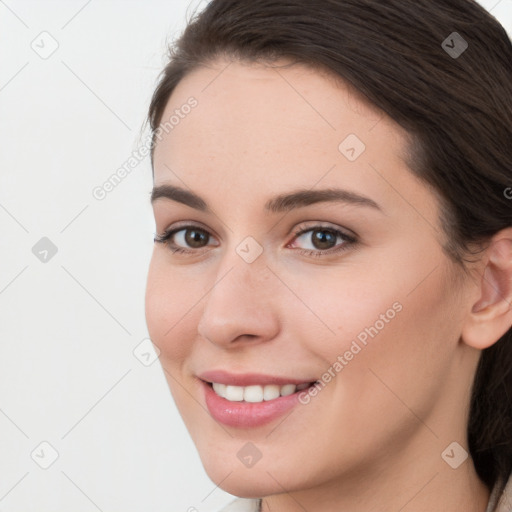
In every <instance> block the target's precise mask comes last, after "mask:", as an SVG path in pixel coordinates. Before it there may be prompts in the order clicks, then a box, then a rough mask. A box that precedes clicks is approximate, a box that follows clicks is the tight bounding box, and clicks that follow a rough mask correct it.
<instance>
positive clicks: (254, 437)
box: [146, 59, 512, 512]
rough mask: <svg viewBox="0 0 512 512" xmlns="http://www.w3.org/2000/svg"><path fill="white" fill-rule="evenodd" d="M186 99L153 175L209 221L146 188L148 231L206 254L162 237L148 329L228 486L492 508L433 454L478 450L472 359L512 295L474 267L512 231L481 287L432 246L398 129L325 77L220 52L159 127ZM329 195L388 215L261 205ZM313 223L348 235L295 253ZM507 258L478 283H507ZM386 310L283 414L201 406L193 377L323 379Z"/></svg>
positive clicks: (269, 502) (291, 498) (341, 501)
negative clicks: (230, 419) (273, 416)
mask: <svg viewBox="0 0 512 512" xmlns="http://www.w3.org/2000/svg"><path fill="white" fill-rule="evenodd" d="M278 64H279V63H278ZM280 64H283V65H284V64H286V62H285V61H282V62H280ZM226 66H227V67H226ZM190 96H194V97H195V98H196V99H197V101H198V105H197V107H196V108H195V109H193V110H192V112H191V113H190V114H189V115H187V116H185V118H184V119H182V120H180V123H179V124H178V125H176V126H175V127H174V129H173V130H172V131H170V132H169V133H168V134H167V135H165V136H164V137H163V138H162V139H161V141H159V142H158V144H157V145H156V147H155V153H154V184H155V186H157V185H162V184H173V185H178V186H182V187H184V188H187V189H190V190H192V191H194V192H195V193H196V194H198V195H200V196H201V197H202V198H203V199H204V201H206V202H207V203H208V205H209V206H210V208H211V209H212V210H213V212H214V214H211V213H204V212H200V211H199V210H196V209H194V208H191V207H190V206H186V205H184V204H181V203H179V202H177V201H172V200H168V199H157V200H156V201H154V204H153V209H154V216H155V224H156V232H157V233H158V234H161V233H163V232H164V231H165V230H166V229H168V228H170V227H173V226H176V225H177V223H178V222H180V223H181V224H187V223H188V222H190V223H191V224H195V225H199V228H202V229H204V230H206V231H207V233H209V234H210V235H211V236H210V238H209V239H207V240H206V241H205V242H204V244H203V247H199V248H195V247H190V245H186V244H185V245H184V243H185V242H184V237H183V236H176V237H175V239H174V240H175V242H176V243H177V244H178V245H180V246H181V247H184V248H188V249H189V250H190V251H192V252H191V253H189V254H180V253H172V251H171V250H170V248H169V247H168V246H167V245H165V244H161V243H156V244H155V247H154V252H153V256H152V260H151V264H150V269H149V274H148V280H147V292H146V320H147V325H148V329H149V333H150V336H151V339H152V340H153V342H154V343H155V345H157V346H158V348H159V349H160V351H161V354H160V361H161V364H162V366H163V368H164V370H165V375H166V378H167V381H168V383H169V386H170V389H171V392H172V395H173V397H174V399H175V402H176V404H177V407H178V409H179V411H180V413H181V415H182V417H183V420H184V422H185V424H186V426H187V428H188V430H189V432H190V434H191V436H192V439H193V440H194V442H195V444H196V446H197V449H198V451H199V454H200V457H201V460H202V462H203V464H204V467H205V469H206V471H207V473H208V475H209V476H210V478H211V479H212V480H213V481H214V482H215V483H217V484H219V485H220V487H221V488H222V489H224V490H225V491H227V492H229V493H232V494H234V495H236V496H243V497H264V499H263V510H279V511H280V512H288V511H296V510H309V511H313V510H316V511H325V512H328V511H337V512H341V511H351V512H363V511H364V512H377V511H378V512H392V511H393V512H396V511H398V510H400V511H401V512H413V511H414V512H427V511H428V512H431V511H432V510H437V511H441V512H443V511H446V512H451V511H453V512H456V511H460V510H465V511H468V512H484V511H485V508H486V506H487V502H488V499H489V489H488V488H487V487H486V486H485V485H484V484H483V483H482V482H481V481H480V480H479V478H478V477H477V475H476V472H475V469H474V465H473V462H472V460H471V457H468V458H467V459H466V460H465V461H464V462H462V463H461V464H460V465H459V466H458V467H457V468H456V469H453V468H452V467H450V466H449V465H448V464H447V463H446V462H445V460H444V459H443V458H442V456H441V454H442V453H443V451H444V450H445V449H446V448H447V447H448V446H449V445H450V444H451V443H452V442H454V441H455V442H457V443H458V444H459V445H461V447H463V448H465V449H466V450H467V451H469V449H468V446H467V439H466V425H467V404H469V397H470V395H469V390H470V386H471V383H472V381H473V377H474V373H475V369H476V365H477V362H478V358H479V356H480V353H481V349H482V348H485V346H488V345H491V344H492V343H493V342H495V341H496V340H497V339H498V338H499V336H501V334H499V333H500V332H501V331H503V332H505V331H506V329H507V328H508V327H507V325H508V326H510V322H512V319H511V318H510V313H509V312H508V310H509V309H510V308H507V307H506V306H503V305H502V307H501V310H500V311H501V313H500V314H501V316H499V315H498V313H495V314H494V316H493V314H492V312H491V313H489V311H488V310H489V309H490V307H491V306H490V305H492V304H494V303H496V302H498V301H499V298H497V296H495V294H493V292H492V291H486V292H485V294H484V292H483V291H482V288H481V284H480V283H481V281H482V279H481V275H482V274H483V271H484V267H485V268H488V267H492V268H491V271H488V270H486V272H492V271H493V270H496V269H498V268H500V269H501V268H502V267H503V266H506V264H505V263H503V262H505V261H506V262H509V260H508V258H509V254H510V253H512V249H511V247H512V242H511V243H510V244H509V241H510V240H509V238H510V236H509V237H508V238H507V239H506V240H505V237H503V236H502V243H501V245H499V250H500V251H501V252H500V253H499V254H501V257H502V259H501V260H499V258H498V257H496V258H495V264H494V266H492V265H491V264H490V262H491V260H492V257H493V254H494V253H486V255H487V256H486V257H482V259H481V260H480V261H479V264H478V265H476V266H475V269H474V271H475V272H477V273H476V274H473V277H472V278H471V276H467V277H466V276H465V274H462V272H461V270H460V268H459V267H457V266H456V264H455V263H454V262H453V261H452V260H451V259H450V258H449V256H448V255H447V254H446V252H445V251H444V250H443V247H442V245H443V243H444V241H445V235H444V233H443V231H442V229H441V227H440V223H439V219H438V214H439V204H438V201H437V199H436V195H435V194H434V193H433V191H432V190H431V189H430V188H429V187H428V186H427V185H425V184H424V183H423V182H421V181H419V180H418V179H417V178H416V177H415V176H413V174H412V173H411V171H410V170H409V169H408V167H407V165H406V163H405V150H406V136H407V134H406V133H405V132H404V131H403V130H402V129H401V128H400V127H399V126H398V125H397V124H395V123H394V122H393V121H392V120H391V119H390V118H389V117H387V116H385V115H383V113H382V112H380V111H378V110H377V109H375V108H374V107H372V106H370V105H368V104H367V103H366V102H364V101H363V100H362V98H360V97H359V96H358V95H357V93H355V91H353V90H351V89H350V88H349V87H348V86H347V85H344V84H343V83H342V82H341V83H340V82H338V83H336V82H335V81H334V80H333V79H332V78H330V77H329V76H327V75H325V74H322V73H320V72H319V71H318V70H316V71H315V70H312V69H310V68H308V67H305V66H302V65H289V66H283V67H281V68H278V69H272V68H271V67H269V66H268V65H267V66H264V65H261V64H258V65H257V64H251V63H241V62H232V61H227V60H222V59H219V60H217V61H215V62H214V63H210V64H209V65H208V66H207V67H201V68H198V69H196V70H195V71H193V72H191V73H190V74H188V75H187V76H186V77H185V78H184V79H183V80H182V81H181V82H180V83H179V84H178V86H177V88H176V89H175V91H174V92H173V94H172V96H171V97H170V99H169V102H168V104H167V106H166V109H165V112H164V114H163V120H166V119H168V118H169V117H170V116H171V115H172V113H173V111H174V110H175V109H179V108H180V107H181V106H182V105H183V104H185V103H186V102H187V99H188V98H189V97H190ZM348 134H356V135H357V136H358V137H359V139H360V140H362V141H363V142H364V144H365V145H366V150H365V151H364V152H363V153H362V154H361V155H360V156H359V157H358V158H357V160H355V161H353V162H351V161H349V160H348V159H347V158H346V157H345V156H344V155H343V154H342V153H341V152H340V151H339V149H338V146H339V144H340V143H341V142H342V141H343V140H344V139H345V138H346V137H347V135H348ZM227 185H229V186H227ZM327 187H339V188H343V189H347V190H350V191H352V192H356V193H358V194H360V195H363V196H365V197H368V198H371V199H372V200H373V201H375V202H376V203H377V204H378V205H379V206H380V210H377V209H375V208H371V207H368V206H362V205H355V204H347V203H341V202H335V203H328V202H322V203H317V204H312V205H309V206H306V207H301V208H296V209H294V210H292V211H290V212H288V213H286V214H284V213H269V212H266V211H265V208H264V205H265V203H266V201H267V200H268V199H270V198H271V197H273V196H275V195H278V194H282V193H287V192H290V191H292V190H295V189H299V188H302V189H308V190H309V189H320V188H327ZM318 224H321V225H322V226H323V227H324V229H325V226H327V227H328V228H331V229H333V228H334V229H340V230H345V231H346V230H349V232H351V233H354V234H356V235H357V240H358V241H357V242H356V243H355V244H352V245H351V244H349V243H347V242H345V244H346V245H345V249H346V250H344V251H340V252H332V251H333V250H334V249H331V254H330V255H329V254H326V255H324V256H322V257H315V256H312V255H307V254H301V253H300V252H299V251H300V250H301V249H305V250H308V249H309V250H313V251H316V252H319V249H318V248H317V247H316V246H315V245H313V241H312V236H311V235H312V233H313V231H309V232H308V233H306V234H304V235H301V237H295V235H294V230H295V229H296V228H297V227H308V228H314V227H316V226H318ZM317 229H318V228H317ZM181 234H182V235H183V234H184V232H183V231H182V232H181ZM509 234H510V233H507V235H509ZM247 236H251V237H253V238H254V239H255V240H257V242H258V243H259V244H260V245H261V248H262V249H263V252H262V254H261V255H260V256H259V257H258V258H257V259H256V260H255V261H254V262H252V263H247V262H246V261H244V260H243V259H242V258H241V257H240V256H239V254H238V253H237V252H236V248H237V246H238V244H240V242H242V240H244V239H245V238H246V237H247ZM503 240H505V241H503ZM507 240H508V241H507ZM336 243H337V244H338V245H337V246H336V248H339V247H341V245H342V244H343V240H342V239H337V241H336ZM333 245H334V244H333ZM498 260H499V261H498ZM496 261H497V263H496ZM510 261H512V257H511V258H510ZM500 262H501V267H500ZM507 264H508V263H507ZM486 265H487V266H486ZM507 269H508V270H507V272H509V273H507V272H505V273H503V272H501V273H499V272H498V271H497V270H496V271H495V272H494V273H491V274H489V276H491V275H492V276H496V280H494V281H495V284H496V282H497V283H498V285H500V286H501V283H505V284H504V286H508V285H510V279H512V278H510V275H511V273H512V271H510V268H509V267H507ZM478 272H480V274H478ZM475 275H476V276H478V275H479V276H480V279H478V278H475ZM504 276H505V277H504ZM507 283H508V285H507ZM500 291H503V293H507V294H508V293H509V292H510V289H509V288H500ZM484 295H485V297H484ZM397 302H398V303H400V305H401V306H402V309H401V311H400V312H399V313H397V314H396V316H395V317H394V318H393V319H392V320H390V321H389V322H388V323H386V324H385V327H384V328H383V329H381V330H380V331H379V333H378V335H376V336H375V337H374V338H370V339H369V340H368V343H367V345H366V346H363V348H362V350H361V351H360V352H359V353H358V354H357V355H356V356H354V357H353V359H352V360H351V361H349V362H348V364H347V365H346V366H344V368H343V370H342V371H341V372H339V373H336V376H335V377H334V378H332V380H331V381H330V382H329V383H328V384H327V385H326V386H325V387H324V388H323V389H322V390H321V392H319V393H318V394H317V396H316V397H313V398H312V399H311V401H310V403H309V404H307V405H298V406H297V407H295V408H294V409H293V412H292V414H290V415H289V416H287V417H286V418H285V419H284V420H283V418H280V419H278V420H277V421H274V422H272V423H270V424H268V425H265V426H261V427H258V428H251V429H241V428H234V427H226V426H224V425H219V424H218V423H217V422H216V421H215V420H214V419H213V418H212V417H211V416H210V414H209V413H208V411H207V409H206V405H205V400H204V396H203V393H202V389H201V387H200V385H199V381H198V379H197V374H198V373H200V372H202V371H205V370H211V369H225V370H228V371H230V372H231V373H247V372H254V373H264V374H270V375H278V376H284V377H294V378H298V379H304V380H309V381H314V380H320V378H321V376H322V374H324V372H326V371H327V370H328V369H329V368H330V367H332V365H333V363H334V362H335V361H336V360H337V357H338V356H339V355H343V354H344V353H345V352H346V351H347V350H348V349H349V348H350V345H351V343H352V341H353V340H354V339H356V337H357V335H358V334H359V333H361V332H362V331H364V329H365V328H366V327H369V326H371V325H374V324H375V322H376V320H378V319H379V317H380V315H382V314H385V313H386V311H387V310H389V309H390V308H392V305H393V304H394V303H397ZM484 309H485V311H486V312H487V317H485V319H482V317H481V316H478V315H479V314H480V313H481V311H482V310H484ZM507 315H508V316H507ZM496 318H499V321H498V320H496ZM486 322H487V323H486ZM492 322H494V323H492ZM500 322H501V323H500ZM491 324H492V325H491ZM498 324H499V325H498ZM479 329H480V331H481V332H485V333H487V334H486V336H487V337H485V336H484V338H485V339H484V338H482V337H481V336H479V335H478V332H479V331H478V330H479ZM493 329H494V330H493ZM468 340H469V341H468ZM248 441H251V442H252V443H253V444H254V445H255V446H256V447H257V449H258V450H259V451H260V452H261V454H262V458H261V459H260V460H259V461H258V462H257V463H256V464H255V465H254V466H253V467H251V468H247V467H245V466H244V465H243V464H241V462H240V460H239V458H238V457H237V452H238V451H239V450H240V449H241V448H242V447H243V446H244V445H245V443H247V442H248ZM457 450H458V449H457ZM461 453H462V452H461V451H456V452H455V456H456V457H460V454H461Z"/></svg>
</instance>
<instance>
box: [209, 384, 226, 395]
mask: <svg viewBox="0 0 512 512" xmlns="http://www.w3.org/2000/svg"><path fill="white" fill-rule="evenodd" d="M212 386H213V390H214V391H215V393H217V395H219V396H224V395H225V394H226V387H227V386H226V384H219V383H218V382H214V383H213V384H212Z"/></svg>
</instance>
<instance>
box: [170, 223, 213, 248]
mask: <svg viewBox="0 0 512 512" xmlns="http://www.w3.org/2000/svg"><path fill="white" fill-rule="evenodd" d="M181 231H184V232H185V236H184V240H185V244H186V245H187V246H188V247H191V248H193V249H200V248H201V247H204V246H205V245H208V240H209V239H210V235H209V234H208V233H207V232H206V231H203V230H202V229H197V228H194V229H190V228H186V229H181V230H180V231H177V232H176V233H175V234H174V236H175V237H176V235H177V234H178V233H180V232H181Z"/></svg>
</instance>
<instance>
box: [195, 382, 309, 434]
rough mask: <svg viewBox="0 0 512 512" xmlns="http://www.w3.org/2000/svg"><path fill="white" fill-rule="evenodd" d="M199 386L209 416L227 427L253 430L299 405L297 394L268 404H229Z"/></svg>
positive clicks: (210, 389) (205, 384)
mask: <svg viewBox="0 0 512 512" xmlns="http://www.w3.org/2000/svg"><path fill="white" fill-rule="evenodd" d="M201 384H202V386H203V388H204V393H205V400H206V407H208V410H209V411H210V414H211V415H212V417H213V418H214V419H215V420H217V421H218V422H219V423H222V424H224V425H227V426H229V427H239V428H254V427H260V426H262V425H266V424H267V423H270V422H271V421H274V420H276V419H277V418H279V417H281V416H283V415H284V414H285V413H286V412H287V411H289V410H290V409H291V408H292V407H294V406H296V405H297V404H299V403H300V402H299V393H297V392H296V393H293V394H291V395H288V396H280V397H279V398H275V399H274V400H269V401H268V402H265V401H263V402H257V403H252V402H230V401H229V400H226V399H225V398H222V397H221V396H219V395H217V393H215V391H213V388H212V387H211V386H210V385H209V384H207V383H206V382H204V381H201Z"/></svg>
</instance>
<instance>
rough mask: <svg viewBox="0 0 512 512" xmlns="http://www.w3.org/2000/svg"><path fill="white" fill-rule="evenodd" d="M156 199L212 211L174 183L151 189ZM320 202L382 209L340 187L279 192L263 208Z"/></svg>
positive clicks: (280, 208) (282, 208) (275, 209)
mask: <svg viewBox="0 0 512 512" xmlns="http://www.w3.org/2000/svg"><path fill="white" fill-rule="evenodd" d="M158 199H168V200H171V201H177V202H178V203H182V204H184V205H187V206H190V207H191V208H194V209H196V210H199V211H201V212H205V213H213V212H212V210H211V209H210V207H209V206H208V204H207V203H206V201H205V200H204V199H202V198H201V197H200V196H198V195H197V194H195V193H194V192H191V191H190V190H186V189H184V188H181V187H177V186H175V185H158V186H156V187H154V188H153V190H152V191H151V204H153V203H154V202H155V201H157V200H158ZM321 202H342V203H349V204H353V205H357V206H367V207H370V208H374V209H376V210H380V211H382V208H381V207H380V206H379V205H378V204H377V203H376V202H375V201H374V200H373V199H370V198H369V197H365V196H362V195H360V194H357V193H355V192H351V191H349V190H344V189H340V188H326V189H321V190H308V189H306V190H296V191H292V192H290V193H286V194H280V195H278V196H276V197H274V198H272V199H270V200H269V201H267V202H266V203H265V209H266V210H267V211H269V212H271V213H281V212H288V211H290V210H293V209H295V208H301V207H305V206H309V205H311V204H315V203H321Z"/></svg>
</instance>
